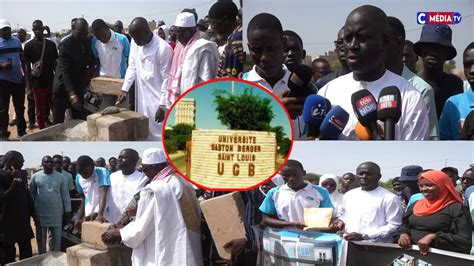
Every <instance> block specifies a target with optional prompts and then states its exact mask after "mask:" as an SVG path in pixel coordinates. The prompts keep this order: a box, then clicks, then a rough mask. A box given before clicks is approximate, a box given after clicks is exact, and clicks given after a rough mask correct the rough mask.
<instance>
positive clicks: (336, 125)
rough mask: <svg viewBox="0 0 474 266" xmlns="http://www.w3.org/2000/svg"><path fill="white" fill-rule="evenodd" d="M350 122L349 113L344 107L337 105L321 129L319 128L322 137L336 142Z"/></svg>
mask: <svg viewBox="0 0 474 266" xmlns="http://www.w3.org/2000/svg"><path fill="white" fill-rule="evenodd" d="M348 121H349V113H348V112H346V110H344V109H343V108H342V107H340V106H338V105H336V106H334V107H333V108H332V109H331V111H329V113H328V114H327V115H326V117H325V118H324V120H323V122H322V123H321V127H320V128H319V130H320V132H321V136H322V137H323V138H324V139H329V140H336V139H337V138H338V137H339V135H341V133H342V131H343V130H344V128H345V127H346V125H347V122H348Z"/></svg>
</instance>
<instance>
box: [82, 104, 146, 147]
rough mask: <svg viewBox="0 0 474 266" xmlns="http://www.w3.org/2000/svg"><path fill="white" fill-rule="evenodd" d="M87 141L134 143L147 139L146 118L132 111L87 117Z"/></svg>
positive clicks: (96, 114)
mask: <svg viewBox="0 0 474 266" xmlns="http://www.w3.org/2000/svg"><path fill="white" fill-rule="evenodd" d="M87 131H88V133H89V134H88V140H91V141H134V140H145V139H146V138H147V137H148V118H147V117H145V116H144V115H143V114H140V113H137V112H133V111H128V110H127V111H121V112H119V113H116V114H107V115H102V114H100V113H95V114H91V115H89V116H87Z"/></svg>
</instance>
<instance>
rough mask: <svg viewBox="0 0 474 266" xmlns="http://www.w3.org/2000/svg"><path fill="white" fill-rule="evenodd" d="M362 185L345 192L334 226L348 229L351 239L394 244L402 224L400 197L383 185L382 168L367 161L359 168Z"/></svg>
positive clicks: (347, 234)
mask: <svg viewBox="0 0 474 266" xmlns="http://www.w3.org/2000/svg"><path fill="white" fill-rule="evenodd" d="M356 175H357V177H358V178H359V180H360V185H361V187H359V188H355V189H352V190H350V191H348V192H347V193H346V194H344V197H343V200H342V207H341V216H340V217H339V218H338V219H336V220H334V221H333V222H332V223H331V227H332V229H335V230H344V234H343V237H344V239H345V240H347V241H362V240H365V241H368V242H382V243H392V242H393V236H394V235H395V234H396V233H397V231H398V228H399V227H400V225H401V224H402V208H401V202H400V199H399V198H398V197H397V195H395V194H394V193H392V192H390V191H388V190H386V189H384V188H382V187H380V186H379V180H380V178H381V177H382V175H381V174H380V167H379V166H378V165H377V164H376V163H373V162H365V163H362V164H360V165H359V166H358V167H357V170H356Z"/></svg>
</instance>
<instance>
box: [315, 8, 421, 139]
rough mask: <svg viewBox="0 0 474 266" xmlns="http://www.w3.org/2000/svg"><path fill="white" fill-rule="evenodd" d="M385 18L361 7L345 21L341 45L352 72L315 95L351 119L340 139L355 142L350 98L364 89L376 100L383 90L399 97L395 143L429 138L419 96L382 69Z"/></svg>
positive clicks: (397, 76)
mask: <svg viewBox="0 0 474 266" xmlns="http://www.w3.org/2000/svg"><path fill="white" fill-rule="evenodd" d="M387 25H388V22H387V15H386V14H385V13H384V12H383V11H382V10H381V9H380V8H378V7H375V6H369V5H365V6H360V7H358V8H356V9H354V10H353V11H352V12H351V13H350V14H349V16H348V17H347V19H346V24H345V26H344V38H343V39H344V45H345V50H346V53H347V54H346V58H347V63H348V65H349V67H350V68H351V70H352V73H349V74H346V75H344V76H341V77H339V78H337V79H335V80H332V81H331V82H329V83H328V84H326V85H325V86H324V87H323V88H322V89H321V90H320V91H319V92H318V94H319V95H321V96H323V97H325V98H327V99H328V100H329V101H331V103H332V105H333V106H334V105H339V106H340V107H342V108H344V110H346V111H347V112H348V113H349V114H350V116H349V121H348V123H347V125H346V126H345V128H344V130H343V131H342V134H341V135H340V136H339V139H346V140H355V139H357V137H356V134H355V126H356V124H357V122H358V119H357V117H356V114H355V113H354V111H353V108H352V102H351V97H352V94H354V93H355V92H357V91H360V90H363V89H366V90H368V91H369V92H370V93H371V94H372V95H373V96H374V97H375V99H378V98H379V94H380V92H381V91H382V89H383V88H385V87H389V86H395V87H397V88H398V89H399V90H400V94H401V108H402V109H401V116H400V119H399V121H398V123H397V124H396V125H395V130H394V139H395V140H424V139H427V138H428V130H429V119H428V112H427V109H426V106H425V103H424V101H423V98H422V97H421V94H420V93H419V92H418V91H417V90H416V89H415V88H414V87H413V86H412V85H410V84H409V83H408V82H407V81H406V80H405V79H404V78H402V77H401V76H399V75H396V74H394V73H393V72H390V71H389V70H387V69H386V68H385V54H386V50H387V46H388V43H389V37H388V35H387Z"/></svg>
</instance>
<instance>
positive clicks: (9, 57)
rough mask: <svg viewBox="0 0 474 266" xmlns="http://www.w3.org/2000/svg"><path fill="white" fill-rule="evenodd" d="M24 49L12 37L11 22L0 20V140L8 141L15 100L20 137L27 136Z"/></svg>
mask: <svg viewBox="0 0 474 266" xmlns="http://www.w3.org/2000/svg"><path fill="white" fill-rule="evenodd" d="M22 57H23V49H22V46H21V42H20V40H18V38H16V37H13V36H12V29H11V26H10V22H8V20H6V19H0V139H2V140H8V137H9V136H10V132H8V118H9V117H8V109H9V106H10V97H12V99H13V106H14V107H15V114H16V120H17V124H16V125H17V131H18V136H19V137H21V136H23V135H25V134H26V121H25V116H24V112H25V86H24V83H23V72H22V60H23V58H22Z"/></svg>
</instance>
